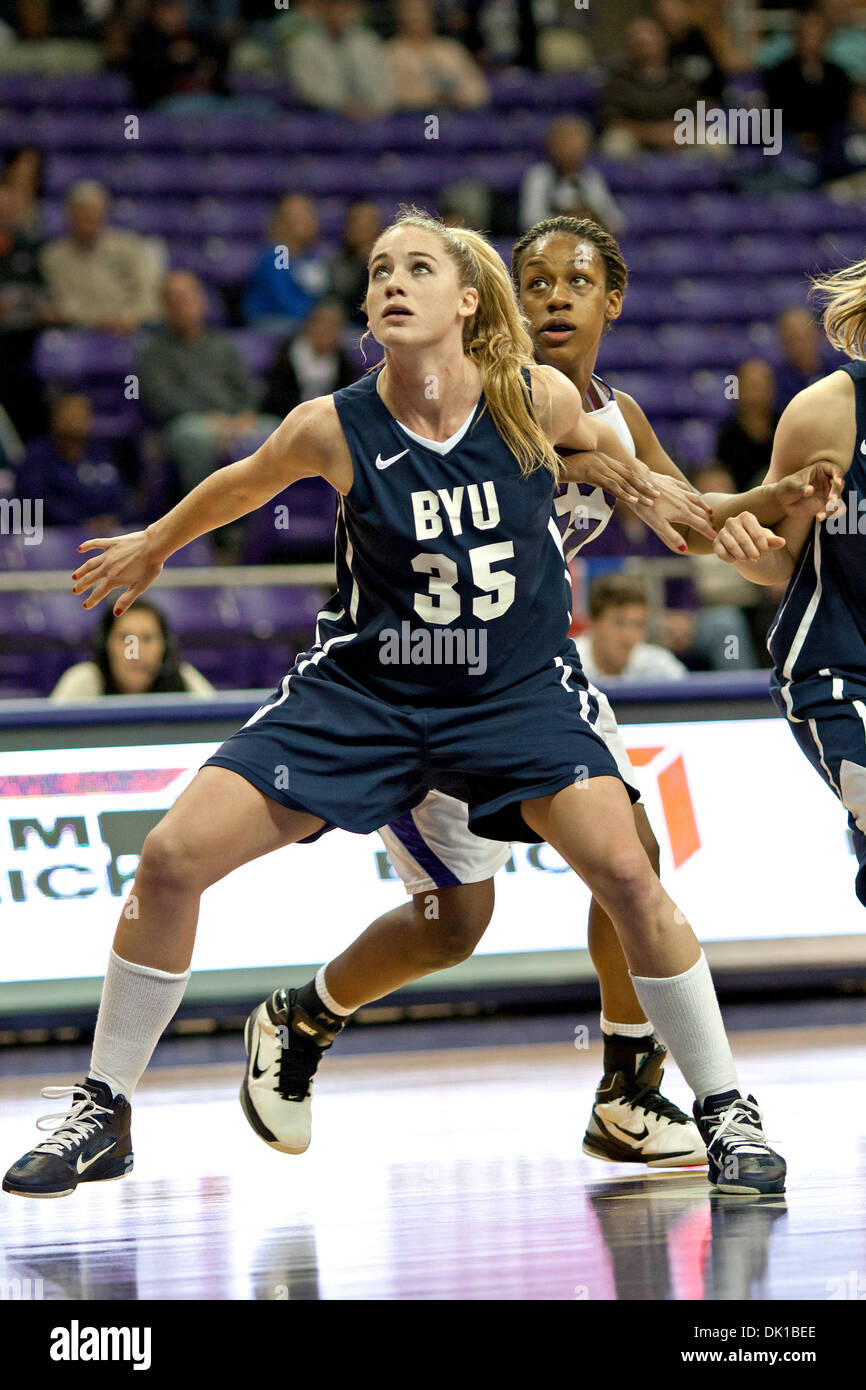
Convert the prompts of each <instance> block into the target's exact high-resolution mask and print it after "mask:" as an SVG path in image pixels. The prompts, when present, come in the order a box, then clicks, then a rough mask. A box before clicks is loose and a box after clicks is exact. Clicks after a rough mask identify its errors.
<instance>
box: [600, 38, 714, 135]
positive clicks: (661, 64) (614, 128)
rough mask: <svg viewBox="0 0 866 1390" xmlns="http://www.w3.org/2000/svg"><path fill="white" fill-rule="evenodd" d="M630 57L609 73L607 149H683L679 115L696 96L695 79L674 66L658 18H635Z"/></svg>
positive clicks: (605, 106) (605, 101) (605, 99)
mask: <svg viewBox="0 0 866 1390" xmlns="http://www.w3.org/2000/svg"><path fill="white" fill-rule="evenodd" d="M626 52H627V57H626V62H625V64H624V66H623V67H621V68H620V69H619V70H617V71H615V72H613V73H612V74H611V76H610V77H609V78H608V81H607V85H606V86H605V89H604V94H603V98H602V120H603V124H604V135H603V137H602V148H603V149H604V151H605V153H607V154H611V155H630V154H634V153H636V152H637V151H638V150H672V149H679V148H680V146H678V145H677V143H676V141H675V139H674V135H675V132H676V129H677V127H676V122H675V119H674V117H675V114H676V112H677V111H680V110H684V109H686V108H688V109H691V108H693V107H694V104H695V102H696V100H697V95H698V93H697V87H696V86H695V83H694V82H690V81H689V79H688V78H687V77H685V76H683V74H682V73H681V72H678V71H676V69H675V68H673V67H672V66H671V63H670V60H669V57H668V43H667V39H666V38H665V35H664V32H663V30H662V28H661V26H660V25H659V24H657V23H656V21H655V20H654V19H635V20H632V22H631V24H630V25H629V26H628V30H627V31H626Z"/></svg>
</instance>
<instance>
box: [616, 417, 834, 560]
mask: <svg viewBox="0 0 866 1390" xmlns="http://www.w3.org/2000/svg"><path fill="white" fill-rule="evenodd" d="M616 399H617V402H618V404H619V407H620V409H621V411H622V413H623V416H624V417H625V420H626V423H627V424H628V427H629V430H630V431H631V435H632V438H633V439H634V446H635V452H636V453H637V454H638V456H639V457H640V458H641V459H643V460H644V462H645V463H646V464H648V465H649V467H650V468H651V469H652V471H653V472H654V473H657V474H663V475H665V476H667V477H671V478H674V479H676V480H677V481H679V482H680V483H682V484H685V485H687V486H689V487H690V486H691V484H690V483H688V481H687V479H686V477H685V475H684V474H683V473H681V472H680V470H679V468H678V467H677V465H676V464H675V463H674V461H673V459H672V458H671V457H670V455H669V454H667V453H666V452H665V450H664V449H663V447H662V445H661V443H660V442H659V439H658V437H657V435H656V433H655V430H654V429H653V427H652V425H651V424H650V422H649V420H648V419H647V417H646V415H645V414H644V412H643V411H642V410H641V408H640V406H639V405H638V403H637V401H635V400H633V398H632V397H631V396H627V395H626V394H625V392H623V391H617V392H616ZM841 487H842V479H841V477H840V476H839V475H838V474H837V473H836V471H835V470H834V469H832V468H831V467H830V465H829V464H827V463H819V462H816V463H815V464H814V465H812V466H807V467H804V468H802V469H801V470H800V471H799V472H796V473H792V474H790V475H788V476H787V477H782V478H777V479H773V480H772V481H771V480H770V477H769V475H768V477H767V479H766V480H765V481H764V482H763V483H761V485H760V486H759V487H753V488H750V489H749V490H748V492H739V493H727V492H703V493H701V494H700V496H701V500H702V501H703V502H704V503H705V504H706V505H707V507H708V508H709V509H710V512H711V518H712V524H713V527H714V528H715V531H720V530H721V529H722V527H723V526H724V524H725V522H726V521H727V520H728V519H729V518H730V517H735V516H739V515H740V514H741V513H742V512H749V513H751V515H752V516H753V517H754V518H755V519H756V520H757V522H758V523H759V524H760V525H761V526H775V525H776V523H777V522H780V521H783V520H784V519H785V517H786V516H809V517H810V518H811V517H814V516H816V515H817V516H819V517H820V518H821V519H822V520H823V515H825V514H826V507H827V506H828V505H829V504H830V502H831V500H832V499H833V498H835V497H838V495H839V492H840V491H841ZM634 510H635V511H636V512H637V513H638V515H639V516H642V517H643V519H644V520H645V521H647V522H648V523H649V524H650V525H652V520H651V518H650V517H649V516H647V515H646V513H645V512H644V511H643V510H642V509H641V508H640V507H635V508H634ZM678 529H679V528H678ZM683 536H684V539H685V542H686V546H687V548H688V551H689V553H690V554H691V555H712V554H713V549H714V542H715V534H712V535H708V534H707V532H706V531H702V530H696V529H695V528H694V527H690V528H688V530H685V529H684V530H683Z"/></svg>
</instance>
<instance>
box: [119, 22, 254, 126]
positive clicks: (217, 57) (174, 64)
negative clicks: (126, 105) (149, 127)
mask: <svg viewBox="0 0 866 1390" xmlns="http://www.w3.org/2000/svg"><path fill="white" fill-rule="evenodd" d="M228 60H229V45H228V43H227V42H226V40H225V38H224V37H222V36H221V35H220V34H218V33H217V32H216V31H215V30H214V29H198V30H194V29H193V28H192V26H191V25H190V22H189V15H188V13H187V7H186V5H185V4H184V3H183V0H150V2H149V4H148V5H147V7H146V9H145V12H144V16H143V18H142V19H141V22H140V23H139V24H137V25H136V26H135V28H134V29H133V30H132V33H131V34H130V37H129V53H128V57H127V59H126V71H127V73H128V75H129V80H130V82H131V83H132V91H133V103H134V105H135V106H137V107H138V108H140V109H141V110H147V109H148V108H150V107H151V106H156V105H157V104H160V105H161V106H166V108H167V109H171V106H172V104H175V105H177V104H178V103H180V104H190V102H189V99H190V98H202V97H208V96H210V97H225V96H227V95H228V88H227V87H226V68H227V66H228ZM191 104H192V105H193V106H194V105H195V103H194V102H193V103H191Z"/></svg>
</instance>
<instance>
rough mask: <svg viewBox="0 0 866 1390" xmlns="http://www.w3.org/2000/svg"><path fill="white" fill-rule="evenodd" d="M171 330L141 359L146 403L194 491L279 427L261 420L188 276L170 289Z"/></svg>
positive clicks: (182, 273)
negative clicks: (210, 476) (226, 464)
mask: <svg viewBox="0 0 866 1390" xmlns="http://www.w3.org/2000/svg"><path fill="white" fill-rule="evenodd" d="M163 306H164V318H165V326H164V328H161V329H159V330H157V332H155V333H154V334H153V336H152V337H151V338H150V340H149V341H148V342H147V344H146V345H145V346H144V347H143V348H142V350H141V353H140V354H139V359H138V377H139V382H140V386H141V400H142V404H143V406H144V408H145V410H146V411H147V412H148V414H149V415H150V417H151V419H153V420H154V421H155V422H156V423H157V424H159V425H162V426H164V427H165V430H164V439H165V443H166V448H167V449H168V452H169V454H170V456H171V458H172V459H173V460H174V462H175V464H176V466H177V469H178V474H179V477H180V480H181V484H182V486H183V489H184V491H185V492H189V491H190V490H191V489H192V488H194V487H195V486H196V485H197V484H198V483H200V482H201V481H202V480H203V479H204V478H206V477H208V476H209V475H210V474H211V473H212V472H213V471H214V469H215V468H219V467H220V466H221V465H222V464H224V463H228V462H230V460H231V459H232V458H240V457H242V455H243V454H244V453H245V452H246V453H249V452H252V450H253V449H254V448H256V447H258V445H259V444H261V443H263V441H264V440H265V439H266V438H267V436H268V435H269V434H270V433H271V431H272V430H274V429H275V428H276V426H277V425H278V424H279V420H278V419H275V418H274V417H272V416H267V415H259V414H257V413H256V410H255V400H254V396H253V389H252V385H251V383H250V379H249V377H248V375H247V372H246V368H245V367H244V364H243V362H242V361H241V358H240V354H239V353H238V350H237V348H236V347H235V345H234V344H233V343H232V342H230V341H229V339H228V338H226V337H224V336H223V335H222V334H220V333H214V332H212V331H211V330H210V329H209V328H208V327H207V325H206V323H205V296H204V291H203V290H202V287H201V284H200V282H199V280H198V279H197V278H196V276H195V275H193V274H191V273H190V271H188V270H174V271H172V272H171V273H170V274H169V275H167V276H166V278H165V283H164V285H163Z"/></svg>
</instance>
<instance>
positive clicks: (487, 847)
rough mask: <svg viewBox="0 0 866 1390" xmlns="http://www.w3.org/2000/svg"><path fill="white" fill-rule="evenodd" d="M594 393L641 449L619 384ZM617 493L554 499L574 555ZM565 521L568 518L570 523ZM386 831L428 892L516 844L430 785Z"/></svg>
mask: <svg viewBox="0 0 866 1390" xmlns="http://www.w3.org/2000/svg"><path fill="white" fill-rule="evenodd" d="M592 387H593V390H594V393H596V394H599V395H600V394H601V391H600V390H599V387H601V388H603V390H604V391H605V392H606V393H607V395H608V397H609V399H608V400H607V401H606V403H605V404H604V405H603V406H601V407H599V409H598V410H591V411H588V412H587V414H589V415H591V416H592V418H593V419H594V420H604V421H605V422H606V423H607V424H609V425H610V426H611V428H612V429H614V430H615V431H616V433H617V435H618V436H619V438H620V439H621V440H622V442H623V444H625V446H626V448H628V449H630V450H631V451H632V453H634V440H633V438H632V435H631V431H630V429H629V427H628V425H627V424H626V421H625V416H624V415H623V413H622V411H621V410H620V408H619V405H618V404H617V402H616V399H615V397H614V394H613V391H612V390H611V388H610V387H609V386H608V385H607V382H604V381H602V379H601V377H596V376H594V377H593V378H592ZM615 504H616V498H615V497H613V496H612V495H611V494H610V493H607V492H605V491H604V490H603V489H602V488H600V487H592V486H590V485H589V484H588V483H566V484H565V485H564V486H563V488H562V490H561V492H560V493H559V494H558V495H557V497H556V498H555V500H554V508H555V511H556V515H557V518H558V519H559V525H560V528H561V531H562V540H563V549H564V551H565V556H566V559H567V560H571V559H572V558H573V557H574V556H575V555H576V554H577V552H578V551H579V550H581V549H582V548H583V546H584V545H586V544H587V542H588V541H590V540H592V539H593V537H595V536H598V535H600V534H601V532H602V531H603V530H604V528H605V526H606V525H607V523H608V522H609V521H610V518H611V515H612V513H613V509H614V506H615ZM563 521H564V524H563ZM590 691H591V692H592V694H593V695H594V696H595V698H596V700H597V701H598V707H599V714H598V722H597V723H596V725H595V730H596V732H597V733H598V734H599V735H600V736H601V738H603V739H604V742H605V743H606V744H607V746H608V748H609V749H610V751H611V753H612V754H613V757H614V759H615V761H616V765H617V767H618V768H619V772H620V776H621V777H622V778H623V779H624V780H625V781H626V782H630V783H631V785H632V786H638V785H639V780H638V778H637V775H636V774H635V770H634V768H633V767H632V765H631V763H630V762H629V758H628V754H627V753H626V751H625V744H624V743H623V740H622V734H621V733H620V731H619V727H618V725H617V722H616V716H615V715H614V712H613V710H612V709H611V705H610V701H609V700H608V698H607V696H606V695H604V694H603V693H602V692H601V691H600V690H596V688H595V686H593V685H591V684H590ZM379 834H380V835H381V837H382V840H383V841H384V844H385V848H386V850H387V851H388V858H389V859H390V860H391V863H392V865H393V867H394V869H395V871H396V872H397V873H398V874H399V876H400V878H401V879H402V880H403V883H404V885H405V888H406V892H407V893H409V894H413V893H429V892H432V891H435V889H437V888H450V887H454V886H456V885H458V884H461V883H483V882H484V880H485V879H488V878H492V877H493V875H494V874H495V873H496V871H497V870H498V869H501V868H502V867H503V865H505V864H507V863H508V860H509V859H510V857H511V846H510V845H507V844H503V842H502V841H501V840H484V839H482V838H481V836H480V835H473V833H472V831H471V830H470V829H469V810H468V807H467V806H466V804H465V802H463V801H457V800H456V799H455V798H454V797H453V796H446V795H445V793H444V792H438V791H433V792H429V793H428V795H427V796H426V797H425V798H424V800H423V801H422V802H421V804H420V805H419V806H416V807H415V809H414V810H412V811H408V812H407V813H406V815H405V816H401V817H400V819H399V820H396V821H393V822H392V823H391V824H390V825H386V826H383V827H382V829H381V830H380V831H379Z"/></svg>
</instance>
